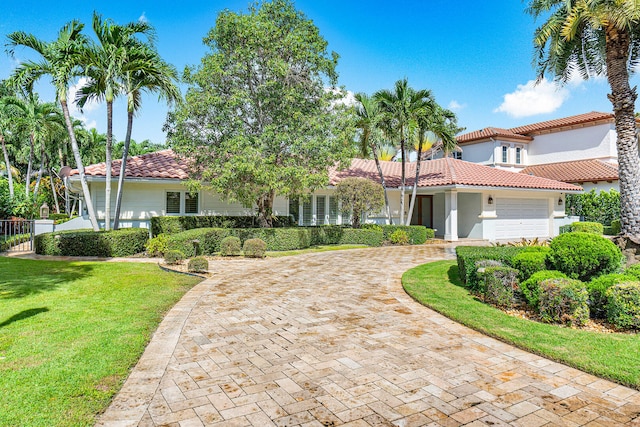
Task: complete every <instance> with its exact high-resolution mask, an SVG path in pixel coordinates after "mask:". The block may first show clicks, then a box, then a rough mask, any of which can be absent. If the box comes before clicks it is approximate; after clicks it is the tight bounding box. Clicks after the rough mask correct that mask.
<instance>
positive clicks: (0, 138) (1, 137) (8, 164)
mask: <svg viewBox="0 0 640 427" xmlns="http://www.w3.org/2000/svg"><path fill="white" fill-rule="evenodd" d="M0 143H2V154H3V155H4V165H5V167H6V168H7V181H8V182H9V196H11V198H12V199H13V175H11V161H10V160H9V153H8V152H7V145H6V144H5V141H4V135H2V134H0Z"/></svg>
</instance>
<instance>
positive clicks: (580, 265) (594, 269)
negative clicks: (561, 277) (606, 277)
mask: <svg viewBox="0 0 640 427" xmlns="http://www.w3.org/2000/svg"><path fill="white" fill-rule="evenodd" d="M550 248H551V251H550V252H549V255H548V256H547V262H548V264H549V265H550V266H551V267H552V268H553V269H554V270H560V271H562V272H563V273H565V274H566V275H567V276H569V277H570V278H572V279H579V280H583V281H589V280H591V279H593V278H594V277H598V276H600V275H603V274H608V273H614V272H616V271H618V270H619V269H620V267H621V263H622V259H623V256H622V252H620V249H619V248H618V247H617V246H616V245H615V244H614V243H613V242H612V241H610V240H609V239H607V238H605V237H602V236H598V235H595V234H592V233H584V232H571V233H565V234H561V235H559V236H558V237H555V238H554V239H553V240H552V241H551V244H550Z"/></svg>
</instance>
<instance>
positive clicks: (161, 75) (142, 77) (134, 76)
mask: <svg viewBox="0 0 640 427" xmlns="http://www.w3.org/2000/svg"><path fill="white" fill-rule="evenodd" d="M136 53H137V56H138V59H139V61H138V62H137V66H138V67H139V68H138V69H133V70H128V71H127V73H126V74H125V76H124V80H123V82H122V83H123V88H124V91H125V92H126V94H127V134H126V136H125V140H124V147H123V148H122V161H121V162H120V175H119V176H118V192H117V195H116V209H115V214H114V222H113V228H114V230H117V229H118V227H119V226H120V208H121V206H122V193H123V192H124V180H125V175H126V172H127V158H128V157H129V147H130V144H131V131H132V129H133V118H134V116H135V113H136V111H138V110H139V109H140V105H141V102H142V94H143V93H144V92H155V93H157V94H158V99H159V100H160V99H164V100H166V101H167V103H169V104H173V103H177V102H180V100H181V99H182V98H181V95H180V90H179V89H178V86H177V81H178V73H177V71H176V69H175V67H173V66H172V65H170V64H168V63H166V62H164V61H163V60H162V58H160V56H159V55H158V54H157V53H156V52H155V51H153V50H152V48H151V46H140V47H139V49H138V51H137V52H136Z"/></svg>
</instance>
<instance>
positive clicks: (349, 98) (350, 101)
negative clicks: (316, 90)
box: [324, 88, 356, 107]
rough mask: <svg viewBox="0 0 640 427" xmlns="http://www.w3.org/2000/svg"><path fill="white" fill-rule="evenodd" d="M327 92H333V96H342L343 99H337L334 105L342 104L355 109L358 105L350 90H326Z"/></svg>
mask: <svg viewBox="0 0 640 427" xmlns="http://www.w3.org/2000/svg"><path fill="white" fill-rule="evenodd" d="M324 90H325V91H326V92H331V93H332V94H333V95H342V98H340V99H335V100H334V101H333V102H332V104H342V105H346V106H347V107H353V106H354V105H356V97H355V95H354V94H353V92H351V91H350V90H344V89H338V88H325V89H324Z"/></svg>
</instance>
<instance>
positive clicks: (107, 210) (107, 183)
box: [104, 101, 113, 231]
mask: <svg viewBox="0 0 640 427" xmlns="http://www.w3.org/2000/svg"><path fill="white" fill-rule="evenodd" d="M112 140H113V101H111V102H109V101H107V144H106V146H107V147H106V160H105V168H106V175H105V178H104V229H105V230H106V231H109V230H110V229H111V146H112Z"/></svg>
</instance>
